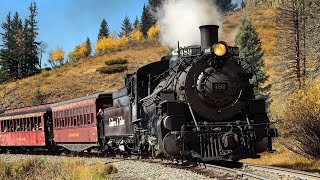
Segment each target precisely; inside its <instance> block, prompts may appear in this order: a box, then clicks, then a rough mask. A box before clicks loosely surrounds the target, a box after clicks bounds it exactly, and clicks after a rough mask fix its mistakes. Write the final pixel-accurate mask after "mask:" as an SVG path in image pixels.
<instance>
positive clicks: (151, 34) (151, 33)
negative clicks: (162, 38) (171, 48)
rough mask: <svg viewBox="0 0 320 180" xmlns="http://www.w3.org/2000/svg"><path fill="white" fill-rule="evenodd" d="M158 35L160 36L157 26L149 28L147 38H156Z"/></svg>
mask: <svg viewBox="0 0 320 180" xmlns="http://www.w3.org/2000/svg"><path fill="white" fill-rule="evenodd" d="M159 34H160V30H159V27H158V25H153V26H151V27H150V28H149V30H148V32H147V35H148V38H158V37H159Z"/></svg>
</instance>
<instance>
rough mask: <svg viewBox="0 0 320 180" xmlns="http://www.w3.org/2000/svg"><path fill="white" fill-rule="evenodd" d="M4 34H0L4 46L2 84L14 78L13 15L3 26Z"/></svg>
mask: <svg viewBox="0 0 320 180" xmlns="http://www.w3.org/2000/svg"><path fill="white" fill-rule="evenodd" d="M1 27H2V29H3V33H0V34H1V36H2V45H1V49H0V67H1V74H0V75H1V76H0V82H6V81H8V80H9V79H10V78H11V77H12V61H13V59H12V53H13V50H12V49H13V48H12V47H13V44H12V42H13V40H14V37H13V30H12V20H11V13H10V12H9V14H8V15H7V17H6V22H3V23H2V24H1Z"/></svg>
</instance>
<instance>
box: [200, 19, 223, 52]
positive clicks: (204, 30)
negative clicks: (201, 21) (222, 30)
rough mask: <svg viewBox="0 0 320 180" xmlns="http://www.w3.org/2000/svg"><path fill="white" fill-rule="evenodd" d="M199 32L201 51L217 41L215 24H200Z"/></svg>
mask: <svg viewBox="0 0 320 180" xmlns="http://www.w3.org/2000/svg"><path fill="white" fill-rule="evenodd" d="M199 29H200V33H201V51H204V49H207V48H209V47H211V46H212V45H214V44H215V43H216V42H218V30H219V26H217V25H204V26H200V27H199Z"/></svg>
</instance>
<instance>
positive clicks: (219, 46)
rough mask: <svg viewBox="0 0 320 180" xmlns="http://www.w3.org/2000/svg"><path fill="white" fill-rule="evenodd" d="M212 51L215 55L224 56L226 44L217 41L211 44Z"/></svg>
mask: <svg viewBox="0 0 320 180" xmlns="http://www.w3.org/2000/svg"><path fill="white" fill-rule="evenodd" d="M212 49H213V52H214V54H215V55H217V56H224V55H225V54H226V53H227V50H228V45H227V43H225V42H222V41H221V42H217V43H215V44H214V45H213V48H212Z"/></svg>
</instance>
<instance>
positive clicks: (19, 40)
mask: <svg viewBox="0 0 320 180" xmlns="http://www.w3.org/2000/svg"><path fill="white" fill-rule="evenodd" d="M12 30H13V39H14V41H13V42H12V44H13V47H12V48H13V49H12V50H13V52H14V54H12V57H13V62H12V64H13V72H12V75H11V77H12V78H14V79H19V78H21V77H22V68H21V66H22V64H23V62H24V38H23V30H22V21H21V19H20V18H19V14H18V12H16V13H15V15H14V17H13V21H12Z"/></svg>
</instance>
